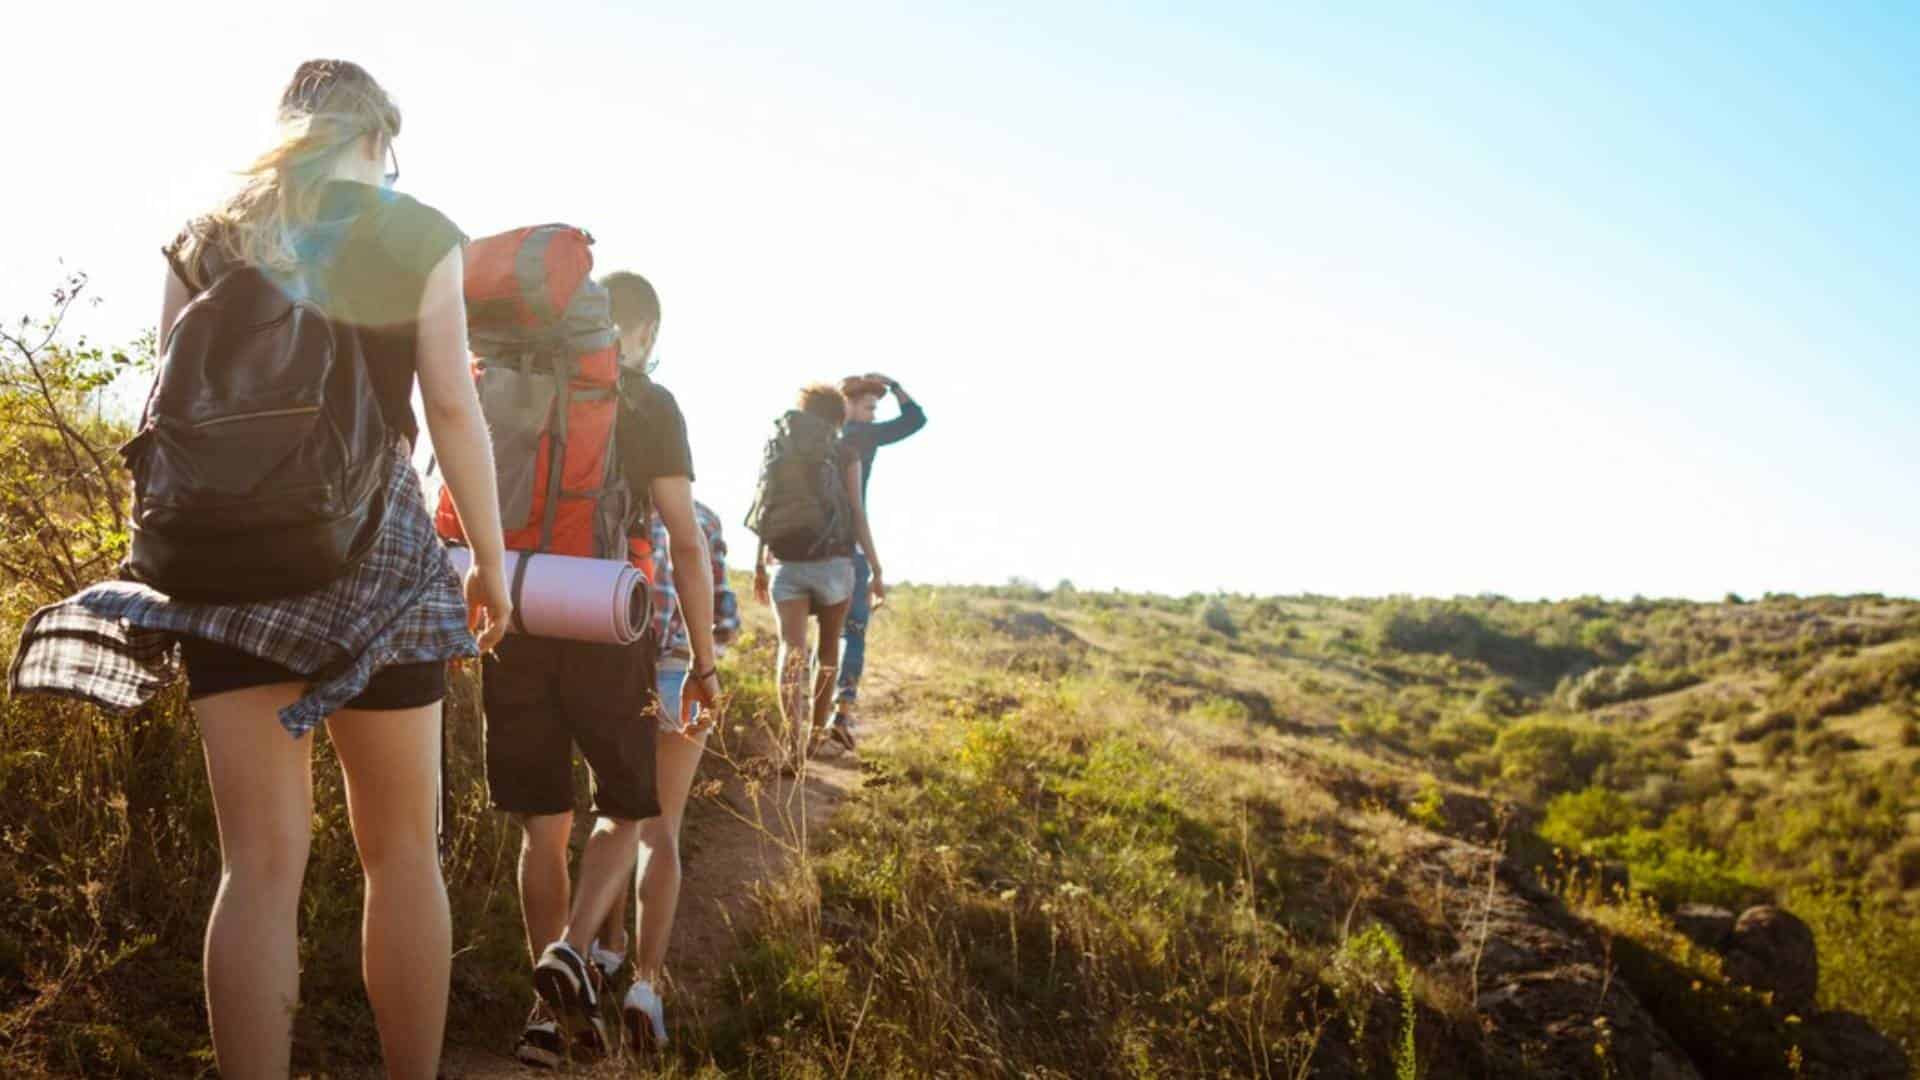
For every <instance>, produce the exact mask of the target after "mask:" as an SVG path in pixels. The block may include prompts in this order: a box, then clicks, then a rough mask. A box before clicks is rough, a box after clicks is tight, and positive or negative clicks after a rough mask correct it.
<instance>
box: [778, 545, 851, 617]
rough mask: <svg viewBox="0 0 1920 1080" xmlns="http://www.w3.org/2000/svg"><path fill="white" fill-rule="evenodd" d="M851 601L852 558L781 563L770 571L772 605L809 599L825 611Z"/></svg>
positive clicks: (845, 556) (842, 557)
mask: <svg viewBox="0 0 1920 1080" xmlns="http://www.w3.org/2000/svg"><path fill="white" fill-rule="evenodd" d="M852 598H853V558H852V556H848V555H842V556H839V557H838V558H833V559H815V560H813V561H811V562H783V563H781V564H780V565H778V566H776V567H774V568H773V602H774V603H776V604H779V603H784V602H785V601H788V600H801V599H809V600H812V601H813V607H814V608H815V609H818V608H828V607H832V606H834V605H835V604H844V603H846V602H847V601H848V600H851V599H852Z"/></svg>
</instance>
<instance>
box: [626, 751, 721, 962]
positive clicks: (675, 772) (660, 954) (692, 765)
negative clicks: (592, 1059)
mask: <svg viewBox="0 0 1920 1080" xmlns="http://www.w3.org/2000/svg"><path fill="white" fill-rule="evenodd" d="M706 745H707V737H706V736H705V735H701V736H699V737H697V738H689V737H688V736H685V735H679V734H672V733H668V732H661V733H660V734H659V735H658V736H657V737H656V738H655V740H654V769H655V771H656V772H657V774H658V776H659V791H660V816H659V817H650V818H648V819H647V820H645V821H643V822H641V823H640V858H641V870H640V882H639V886H638V888H637V890H636V892H635V904H636V906H637V908H638V910H639V912H640V947H639V948H638V949H637V950H635V953H634V959H633V965H634V967H633V970H634V977H635V978H638V979H644V980H646V981H647V982H656V981H658V980H659V977H660V969H661V967H663V966H664V965H665V964H666V960H667V941H668V939H669V938H670V937H671V936H672V934H673V916H674V912H675V910H677V909H678V907H679V904H680V821H681V819H682V818H683V817H684V816H685V814H686V809H687V794H688V792H690V791H692V790H693V777H694V773H695V772H696V771H698V770H699V768H700V755H701V754H702V753H703V752H705V750H706Z"/></svg>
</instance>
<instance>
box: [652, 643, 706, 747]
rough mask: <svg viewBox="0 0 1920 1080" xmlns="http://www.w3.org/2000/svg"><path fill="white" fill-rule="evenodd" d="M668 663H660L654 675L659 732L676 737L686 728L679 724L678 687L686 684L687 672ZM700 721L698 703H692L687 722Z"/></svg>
mask: <svg viewBox="0 0 1920 1080" xmlns="http://www.w3.org/2000/svg"><path fill="white" fill-rule="evenodd" d="M668 663H669V662H668V661H664V660H663V661H661V665H660V669H659V670H658V671H657V672H656V673H655V679H656V681H657V682H658V683H659V696H660V732H661V734H664V735H678V734H680V733H681V732H682V731H685V730H686V728H685V727H684V726H682V725H681V723H680V687H681V686H682V685H683V684H684V683H685V682H686V679H687V675H688V674H689V672H688V671H687V669H686V668H684V667H669V666H667V665H668ZM698 719H700V703H699V702H697V701H696V702H694V703H693V707H692V708H691V709H690V710H688V715H687V722H688V723H692V722H693V721H695V720H698Z"/></svg>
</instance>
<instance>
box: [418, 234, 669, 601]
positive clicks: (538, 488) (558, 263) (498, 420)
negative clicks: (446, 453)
mask: <svg viewBox="0 0 1920 1080" xmlns="http://www.w3.org/2000/svg"><path fill="white" fill-rule="evenodd" d="M592 244H593V237H592V236H590V235H588V234H587V233H586V232H585V231H583V230H581V229H577V228H574V227H572V226H569V225H535V226H531V227H528V228H522V229H514V230H511V231H509V232H504V233H500V234H497V235H495V236H488V237H483V238H481V239H478V240H475V241H473V242H471V243H469V244H468V245H467V249H466V300H467V336H468V339H469V341H470V344H471V347H472V349H473V354H474V362H473V374H474V381H475V383H476V385H477V387H478V389H479V392H480V407H481V410H482V411H483V412H484V413H485V414H486V417H487V426H488V428H489V429H490V430H491V432H492V436H493V458H494V470H495V473H496V475H497V478H498V482H499V491H500V517H501V524H502V526H503V527H504V528H505V530H506V544H507V547H508V548H509V549H510V550H513V551H524V552H552V553H554V554H559V555H580V556H586V557H589V558H600V559H617V558H621V557H623V556H624V557H626V558H628V559H630V560H631V561H632V562H633V565H634V566H635V567H637V568H639V569H640V570H641V571H642V572H643V573H645V574H647V576H648V578H649V580H651V578H652V574H653V558H652V544H651V541H650V539H649V537H648V535H647V532H648V530H647V524H646V522H644V521H636V520H635V519H636V517H637V513H638V508H639V506H640V505H641V504H642V502H643V501H644V500H643V499H641V498H636V497H635V495H636V493H634V492H632V491H630V490H629V489H628V486H627V483H626V479H625V477H624V476H623V475H622V473H621V469H620V459H619V455H618V454H617V453H616V452H615V448H614V432H615V428H616V426H617V425H616V415H617V411H618V408H619V400H618V398H619V392H620V345H619V334H618V331H617V330H616V329H615V327H614V324H613V313H612V305H611V302H610V301H609V299H608V297H607V291H606V289H604V288H602V287H601V286H600V284H599V283H598V282H596V281H594V280H593V253H592V251H591V250H589V249H590V247H591V245H592ZM639 494H641V495H644V493H639ZM434 525H435V527H436V529H437V530H438V531H439V533H440V535H441V536H442V537H445V538H446V539H449V540H455V541H464V540H465V538H466V537H465V533H464V532H463V531H462V529H461V527H460V518H459V515H458V514H456V513H455V512H454V508H453V498H452V495H451V493H450V492H448V491H447V490H445V489H444V488H443V489H442V490H441V493H440V505H439V508H438V510H437V511H436V513H435V515H434ZM635 534H637V535H635ZM518 576H519V574H517V573H516V574H515V577H516V578H517V577H518ZM516 584H517V582H516Z"/></svg>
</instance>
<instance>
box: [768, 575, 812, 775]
mask: <svg viewBox="0 0 1920 1080" xmlns="http://www.w3.org/2000/svg"><path fill="white" fill-rule="evenodd" d="M812 606H813V603H812V601H811V600H809V599H807V598H806V597H801V598H799V599H796V600H782V601H780V602H779V603H777V604H775V605H774V611H775V614H777V615H778V616H779V619H780V656H779V659H778V661H777V662H776V664H775V668H776V671H777V675H778V678H779V680H780V719H781V721H782V722H783V723H784V725H785V727H786V730H785V731H784V732H782V735H783V737H784V738H786V740H787V754H788V756H789V758H790V760H791V761H792V763H793V764H794V765H795V766H796V767H798V765H799V764H800V763H801V762H802V761H805V760H806V757H807V742H808V739H809V738H810V736H811V734H812V733H811V731H810V730H809V729H810V728H811V727H812V723H811V721H812V716H811V713H810V711H809V709H808V698H809V696H810V695H809V694H808V692H807V666H808V661H809V660H810V659H812V658H811V657H810V656H808V654H807V616H808V615H809V614H811V609H812Z"/></svg>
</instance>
